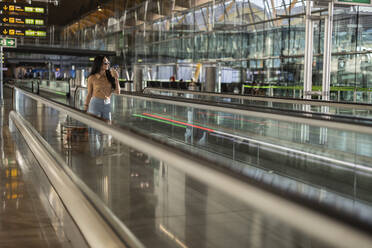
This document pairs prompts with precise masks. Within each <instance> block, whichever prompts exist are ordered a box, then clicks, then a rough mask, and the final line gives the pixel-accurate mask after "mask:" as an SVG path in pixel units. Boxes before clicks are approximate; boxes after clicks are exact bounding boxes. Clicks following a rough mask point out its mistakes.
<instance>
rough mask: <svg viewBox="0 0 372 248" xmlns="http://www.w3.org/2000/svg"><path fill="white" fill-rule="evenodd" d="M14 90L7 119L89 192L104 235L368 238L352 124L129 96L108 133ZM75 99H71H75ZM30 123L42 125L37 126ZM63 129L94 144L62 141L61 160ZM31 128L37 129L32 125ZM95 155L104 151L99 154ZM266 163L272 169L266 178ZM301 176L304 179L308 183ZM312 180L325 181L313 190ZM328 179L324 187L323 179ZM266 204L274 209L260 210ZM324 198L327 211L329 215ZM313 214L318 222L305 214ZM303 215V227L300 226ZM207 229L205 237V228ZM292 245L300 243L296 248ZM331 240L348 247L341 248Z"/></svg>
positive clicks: (361, 164)
mask: <svg viewBox="0 0 372 248" xmlns="http://www.w3.org/2000/svg"><path fill="white" fill-rule="evenodd" d="M15 90H16V94H15V102H16V104H15V106H16V110H17V114H16V113H14V114H13V115H14V116H16V115H20V116H19V118H20V119H21V118H23V119H24V120H22V121H20V122H25V123H27V122H29V123H30V125H28V128H29V129H30V130H33V129H34V131H32V132H31V133H33V134H35V135H37V133H39V134H40V135H41V136H42V137H41V136H40V135H39V140H41V143H42V144H43V146H44V147H48V149H47V150H48V152H49V153H51V154H53V156H52V157H55V158H58V157H59V158H60V159H58V161H59V162H60V163H62V162H64V163H65V165H64V166H63V168H65V169H64V170H67V168H70V170H71V171H72V172H71V173H70V174H69V175H70V177H71V178H75V179H77V178H79V179H80V180H81V184H82V185H87V188H88V189H91V190H92V191H93V193H92V194H87V193H85V195H88V196H90V195H93V196H94V195H97V196H98V198H99V199H96V201H97V202H101V201H102V202H103V205H104V206H105V207H101V208H98V209H99V210H102V208H103V209H106V210H108V209H109V210H110V211H109V213H110V215H111V216H114V217H115V218H114V219H115V220H117V221H118V222H117V223H116V225H114V224H110V226H116V227H118V226H119V227H120V228H124V229H125V227H124V226H122V225H119V224H120V223H121V224H126V225H128V226H127V228H128V229H129V230H131V232H132V234H134V236H136V237H137V238H138V239H139V241H140V242H141V243H143V244H144V245H146V246H152V247H154V246H155V247H156V246H159V247H178V246H179V245H180V246H188V247H189V246H190V247H192V246H198V247H199V246H202V245H203V244H204V245H205V244H208V245H209V246H211V245H212V246H217V247H224V246H227V245H233V246H234V247H239V246H247V245H251V246H253V245H256V246H257V245H258V246H261V247H262V246H267V247H269V246H270V245H274V244H275V246H279V247H280V246H283V247H294V246H301V245H303V243H302V242H305V243H306V242H310V240H311V242H312V244H318V246H320V247H323V246H324V247H328V246H337V247H342V246H344V247H348V246H349V245H353V246H354V245H358V246H359V245H366V244H370V240H369V237H368V236H364V235H365V234H364V233H365V232H367V235H368V232H369V230H371V229H370V226H369V224H368V213H370V212H368V211H366V209H367V208H368V205H369V203H368V201H369V199H368V196H364V193H363V190H365V189H364V187H367V188H368V182H369V181H370V180H368V178H369V166H368V163H369V159H370V158H369V155H368V150H371V149H369V148H368V145H369V142H368V140H371V139H369V135H370V129H369V128H368V127H365V126H364V127H362V128H359V129H357V130H358V132H356V131H354V132H353V131H351V130H353V128H354V130H355V128H356V127H355V126H356V125H353V124H347V123H341V124H340V123H339V124H337V125H335V126H336V127H332V126H331V124H334V123H332V122H326V121H322V122H320V121H318V120H315V121H314V123H307V124H304V123H301V121H302V122H304V120H300V119H299V118H297V119H296V118H294V117H287V118H286V120H280V119H278V118H279V116H276V115H274V114H271V115H270V118H268V116H267V114H266V113H264V114H261V115H258V114H257V113H256V115H253V116H252V113H251V112H249V113H244V111H243V113H242V111H239V112H236V111H234V110H233V109H228V108H222V107H214V108H212V107H210V106H205V105H202V104H191V103H181V102H175V101H170V100H164V99H154V98H151V97H143V96H134V95H115V96H114V97H113V99H112V101H113V102H112V106H113V124H114V125H112V126H107V125H106V124H105V123H103V122H101V121H98V120H96V119H95V118H92V117H90V116H87V115H84V114H82V113H80V112H79V111H77V110H73V109H71V108H68V107H66V106H65V105H61V104H57V103H55V102H52V101H50V100H47V99H43V98H40V97H38V96H35V95H32V94H30V93H27V92H25V91H22V90H20V89H17V88H15ZM82 92H83V91H82ZM78 95H80V93H79V94H78ZM81 95H82V97H78V96H77V99H80V98H84V97H83V94H81ZM80 100H81V99H80ZM80 100H78V101H76V104H77V105H76V107H78V108H79V107H80V108H81V107H82V106H79V103H80V102H81V101H80ZM23 101H29V103H30V102H31V103H32V104H27V105H25V104H21V103H22V102H23ZM36 102H38V104H37V105H36ZM36 106H38V107H36ZM32 109H33V110H32ZM30 110H31V111H30ZM40 110H43V111H40ZM33 111H36V112H35V114H33ZM37 111H38V112H42V113H44V115H43V116H39V117H38V118H35V116H37V114H36V113H37ZM21 116H23V117H21ZM12 118H13V117H12ZM66 118H73V119H75V120H77V121H79V122H82V123H84V124H85V125H86V126H87V127H91V128H94V129H97V130H99V131H100V132H93V133H89V135H88V137H89V138H88V139H89V142H85V140H84V138H82V139H81V140H78V141H76V140H75V141H73V140H71V139H70V140H69V142H70V143H73V142H77V144H75V146H74V148H71V147H72V146H70V148H66V146H64V144H65V139H64V138H63V137H62V141H61V139H60V138H61V137H56V136H58V135H55V134H58V132H56V130H58V129H59V128H60V126H61V123H63V122H64V120H66ZM37 119H39V120H37ZM40 119H41V120H40ZM306 120H307V119H306ZM26 121H27V122H26ZM40 121H42V123H47V124H46V125H40V124H37V123H40ZM291 121H295V123H292V122H291ZM320 123H322V124H323V126H321V125H319V124H320ZM322 130H323V131H322ZM325 130H327V132H325ZM345 130H347V131H345ZM53 132H54V134H53ZM102 133H103V134H104V135H102ZM291 133H292V134H291ZM288 135H289V136H288ZM83 136H84V135H83ZM286 136H288V137H286ZM113 137H115V138H113ZM338 137H343V139H341V140H343V141H344V142H358V144H361V145H362V146H364V145H366V146H367V147H365V149H362V150H361V151H360V150H359V149H357V147H355V149H354V150H352V151H351V150H348V148H347V147H344V145H342V144H338V143H337V142H339V141H340V139H338ZM43 139H45V141H42V140H43ZM67 141H68V140H67ZM277 142H280V143H277ZM88 143H89V144H88ZM103 143H106V144H108V145H106V146H104V147H103V148H102V144H103ZM48 144H49V146H48ZM351 146H353V145H351ZM354 146H357V145H356V143H354ZM170 151H171V152H170ZM87 153H90V154H87ZM34 154H38V153H34ZM341 155H343V156H344V157H340V156H341ZM348 155H352V156H353V158H350V157H349V156H348ZM292 160H294V161H293V162H291V161H292ZM270 163H271V166H272V168H267V166H270ZM288 163H289V166H287V165H286V164H288ZM62 164H63V163H62ZM284 166H287V167H284ZM296 167H297V170H296ZM314 167H315V168H316V169H313V168H314ZM312 169H313V170H312ZM303 170H306V172H309V171H310V172H311V173H312V174H313V175H312V176H307V177H306V174H307V173H304V172H303V173H302V174H301V172H302V171H303ZM322 173H328V174H326V176H325V175H324V177H323V179H322V178H321V179H319V180H318V181H316V179H317V178H318V176H319V177H321V174H322ZM336 173H337V175H334V174H336ZM314 175H315V176H314ZM332 175H333V177H332V180H330V179H329V178H327V177H328V176H330V177H331V176H332ZM340 176H341V177H343V179H340V178H339V177H340ZM352 178H354V180H355V179H356V178H357V179H358V180H357V181H353V180H352ZM345 179H346V180H345ZM327 181H330V182H327ZM355 182H356V184H355ZM327 183H328V184H327ZM324 184H326V185H324ZM332 185H333V187H332ZM354 185H355V187H354ZM279 186H280V187H279ZM248 189H250V190H251V189H252V191H248ZM293 189H297V190H294V191H293ZM256 190H259V191H256ZM267 190H268V192H269V193H268V192H266V191H267ZM351 191H353V192H354V193H353V192H351ZM255 192H256V193H255ZM265 192H266V193H265ZM273 193H274V194H273ZM301 193H302V194H301ZM318 193H319V194H318ZM278 194H279V195H281V196H282V197H283V198H282V197H278V196H277V195H278ZM359 194H360V195H359ZM268 196H270V197H268ZM314 196H315V197H314ZM271 197H274V198H275V199H279V200H280V202H269V201H268V199H271ZM332 197H333V198H332ZM326 198H328V200H330V198H332V199H333V200H335V199H336V200H337V201H336V202H334V205H333V206H330V205H329V204H328V203H329V202H327V201H326V200H327V199H326ZM357 198H359V199H357ZM348 199H349V202H350V199H352V200H353V201H354V203H356V204H354V205H353V206H350V205H349V207H351V209H347V207H345V206H346V205H347V204H345V202H347V200H348ZM90 201H91V202H96V201H92V200H90ZM319 202H320V203H324V202H326V203H327V204H319ZM298 203H300V205H298ZM293 205H294V206H296V207H295V208H293ZM303 205H305V206H306V207H303ZM273 206H275V207H273ZM314 206H316V208H317V210H318V211H319V212H320V213H321V214H319V213H318V212H314V209H313V208H314ZM297 207H301V209H300V210H299V211H297V210H298V209H297ZM309 208H311V209H313V210H311V211H309ZM329 208H331V211H329ZM248 209H249V210H248ZM254 209H255V210H254ZM336 210H337V211H336ZM356 210H358V211H360V212H359V216H358V214H357V213H356V212H357V211H356ZM256 212H257V213H256ZM309 212H310V213H311V214H313V215H311V216H308V215H307V214H308V213H309ZM345 212H347V213H345ZM259 213H261V214H259ZM262 213H263V214H262ZM341 213H342V214H341ZM106 214H107V213H106ZM314 214H315V216H314ZM323 214H327V215H332V216H333V217H337V218H336V219H329V218H328V217H326V218H325V217H323V216H322V215H323ZM278 215H279V216H278ZM268 216H276V217H275V218H276V219H278V221H273V220H272V219H271V217H270V218H269V217H268ZM340 216H341V217H340ZM307 217H310V218H309V219H307ZM365 217H367V218H366V219H364V218H365ZM257 221H258V222H257ZM308 221H309V222H308ZM319 221H320V222H319ZM324 221H325V222H326V223H324ZM327 221H330V222H331V224H332V225H334V224H336V226H329V223H328V224H327ZM177 223H181V224H177ZM207 223H209V224H211V223H212V226H210V225H208V227H206V225H207ZM265 223H267V224H265ZM273 223H277V224H273ZM304 223H307V224H306V225H304ZM345 223H346V224H345ZM351 223H354V225H351ZM183 224H184V225H183ZM312 224H313V225H312ZM350 225H351V226H350ZM278 226H280V228H279V229H278V228H277V227H278ZM315 226H316V227H315ZM319 226H321V227H322V228H324V229H322V228H319ZM226 227H228V228H226ZM287 227H288V228H287ZM120 228H119V229H120ZM345 228H346V229H345ZM361 229H363V230H362V231H361ZM345 231H346V232H347V233H348V234H347V235H345V233H344V232H345ZM118 232H119V231H118V230H116V231H115V233H118ZM119 233H120V232H119ZM144 233H146V235H144ZM294 233H296V236H297V234H298V235H299V237H301V238H298V237H297V238H294V236H293V235H294ZM341 233H343V234H344V236H343V235H342V234H341ZM355 233H356V234H355ZM350 235H351V236H352V237H355V239H353V238H351V239H350V238H349V237H350ZM353 235H356V236H353ZM358 235H361V236H358ZM124 236H125V235H124ZM243 237H245V238H243ZM247 237H248V238H247ZM275 237H281V238H280V239H279V240H276V238H275ZM340 237H348V238H347V239H348V240H347V243H345V242H346V241H344V240H342V239H340ZM365 238H367V240H368V241H367V240H364V239H365ZM120 239H121V240H125V238H120ZM221 239H223V240H225V241H221ZM294 240H297V241H294ZM218 241H221V242H222V243H219V242H218ZM198 242H199V243H198ZM200 242H204V243H203V244H201V243H200ZM224 242H225V243H224ZM226 242H228V243H226ZM257 242H259V243H257ZM260 242H261V243H260ZM262 242H264V243H262ZM361 242H367V243H364V244H363V243H361ZM260 244H261V245H260ZM208 245H207V246H208ZM130 247H132V246H130ZM133 247H136V246H133ZM365 247H367V246H365Z"/></svg>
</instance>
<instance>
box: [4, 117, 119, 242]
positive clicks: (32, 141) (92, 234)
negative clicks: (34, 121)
mask: <svg viewBox="0 0 372 248" xmlns="http://www.w3.org/2000/svg"><path fill="white" fill-rule="evenodd" d="M9 116H10V119H11V121H13V123H14V124H15V126H16V127H17V128H18V130H19V132H20V134H21V135H22V136H23V137H24V139H25V141H26V144H27V145H28V147H29V148H30V150H31V152H32V153H33V154H34V155H35V157H36V159H37V160H38V163H39V164H40V167H39V168H40V173H41V174H44V175H45V176H44V177H41V178H44V179H43V182H42V183H41V185H43V186H41V187H43V190H42V191H41V192H44V195H46V196H47V197H48V201H49V203H50V204H51V205H52V206H53V205H54V206H56V207H55V208H54V211H55V212H56V215H57V216H58V217H62V219H60V221H64V219H63V218H64V217H63V216H64V215H65V214H64V211H65V212H67V213H68V214H69V215H70V216H71V217H70V218H71V221H67V223H66V224H68V223H72V222H74V223H75V224H76V225H75V226H76V227H77V228H78V229H79V231H78V232H76V231H75V232H74V233H75V234H76V233H80V234H81V235H82V237H83V238H84V239H85V241H86V244H87V245H85V247H126V246H125V245H124V243H123V241H121V240H120V239H119V238H118V236H117V235H116V233H114V232H113V230H112V228H111V227H110V226H109V225H108V224H107V223H106V221H105V220H104V219H103V218H102V216H101V215H100V214H99V213H98V212H97V211H96V210H95V208H94V207H93V206H92V205H91V203H90V202H89V201H88V200H87V199H86V197H85V196H84V195H83V193H82V192H81V191H80V190H79V188H78V187H77V186H76V185H75V184H74V183H73V182H72V180H71V179H70V178H69V177H68V176H67V175H66V173H65V172H64V171H63V169H62V168H60V167H59V166H58V163H57V162H56V160H55V159H54V158H53V156H52V155H51V154H49V153H48V152H47V151H46V150H45V148H43V146H42V144H41V143H40V142H39V141H38V140H37V138H36V137H35V136H34V135H32V131H30V130H29V129H27V127H26V125H25V124H24V122H25V121H24V120H23V119H22V117H21V116H19V114H17V113H16V112H14V111H12V112H11V113H10V115H9ZM40 173H39V174H40ZM48 182H49V185H50V186H49V187H48V186H45V185H48ZM52 189H53V190H52ZM53 191H54V193H50V192H53ZM62 206H63V207H62ZM67 228H68V227H67ZM71 238H73V237H71ZM77 247H84V245H83V246H80V245H78V246H77Z"/></svg>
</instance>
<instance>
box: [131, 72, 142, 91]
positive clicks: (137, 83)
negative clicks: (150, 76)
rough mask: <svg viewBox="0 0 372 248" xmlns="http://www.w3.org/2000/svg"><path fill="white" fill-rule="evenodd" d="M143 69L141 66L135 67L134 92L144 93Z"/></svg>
mask: <svg viewBox="0 0 372 248" xmlns="http://www.w3.org/2000/svg"><path fill="white" fill-rule="evenodd" d="M142 70H143V69H142V67H141V66H139V65H134V69H133V71H134V78H133V91H136V92H138V91H142V79H143V75H142Z"/></svg>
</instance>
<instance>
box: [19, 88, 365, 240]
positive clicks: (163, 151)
mask: <svg viewBox="0 0 372 248" xmlns="http://www.w3.org/2000/svg"><path fill="white" fill-rule="evenodd" d="M15 90H17V91H19V92H21V93H22V94H24V95H26V96H28V97H30V98H32V99H34V100H36V101H38V102H40V103H42V104H45V105H47V106H49V107H52V108H54V109H56V110H58V111H59V112H60V113H64V114H66V115H69V116H70V117H72V118H74V119H76V120H77V121H80V122H82V123H84V124H86V125H88V126H90V127H92V128H95V129H97V130H99V131H100V132H102V133H107V134H109V135H112V136H113V137H115V138H116V139H117V140H118V141H119V142H122V143H123V144H125V145H128V146H130V147H133V148H135V149H138V148H139V147H140V148H141V151H142V152H144V153H146V154H148V155H150V156H152V157H154V158H156V159H158V160H160V161H164V162H165V163H166V164H167V165H168V166H172V167H174V168H176V169H178V170H180V171H182V172H184V173H186V174H188V175H189V176H192V177H194V178H196V179H197V180H200V181H201V182H203V183H206V184H207V185H209V186H211V187H214V188H216V189H218V190H221V191H222V192H225V193H227V194H229V195H231V196H234V197H236V198H237V199H240V200H241V201H243V202H245V203H246V204H247V205H249V206H251V207H253V208H255V209H256V210H258V211H260V212H261V213H264V214H268V215H270V216H274V217H276V218H277V219H279V220H281V221H283V222H284V223H286V224H288V225H290V226H292V227H294V228H297V229H298V230H299V231H302V232H304V233H306V234H308V235H310V236H312V237H314V238H317V239H319V240H321V241H323V242H326V243H329V244H331V245H334V246H336V247H370V246H371V244H372V237H371V236H369V235H368V234H367V233H364V232H361V231H360V230H357V229H355V228H353V227H351V226H349V225H345V224H344V223H342V222H340V221H339V220H336V219H331V218H330V217H327V216H325V215H323V214H320V213H318V212H315V211H313V210H311V209H309V208H306V207H304V206H302V205H299V204H296V203H294V202H292V201H289V200H287V199H284V198H282V197H280V196H277V195H275V194H273V193H271V192H269V191H267V190H264V189H261V188H258V187H257V186H253V185H251V184H248V183H246V182H242V181H241V180H239V179H237V178H235V177H232V176H230V175H226V174H225V173H223V172H221V171H219V170H215V169H213V167H214V165H213V164H212V163H210V162H207V161H205V160H201V159H198V158H195V157H193V156H189V154H187V153H185V152H182V151H180V150H178V149H175V148H170V147H169V146H167V145H165V144H162V143H159V142H156V141H154V140H152V139H149V138H148V137H143V136H141V135H139V134H135V133H133V132H131V131H130V130H127V129H123V128H118V127H115V126H109V125H107V124H106V122H104V121H100V120H98V119H96V118H94V117H92V116H89V115H86V114H82V112H81V111H77V110H74V109H71V108H69V107H67V106H65V105H62V104H58V103H55V102H52V101H50V100H48V99H43V98H41V97H39V96H36V95H33V94H31V93H28V92H26V91H24V90H21V89H19V88H15Z"/></svg>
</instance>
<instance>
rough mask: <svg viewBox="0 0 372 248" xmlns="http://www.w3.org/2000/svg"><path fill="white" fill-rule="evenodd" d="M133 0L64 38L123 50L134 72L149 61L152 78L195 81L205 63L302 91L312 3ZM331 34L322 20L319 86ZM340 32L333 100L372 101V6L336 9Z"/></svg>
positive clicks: (316, 64) (316, 62)
mask: <svg viewBox="0 0 372 248" xmlns="http://www.w3.org/2000/svg"><path fill="white" fill-rule="evenodd" d="M125 4H126V3H125V1H123V0H117V1H112V3H111V4H110V5H108V6H107V10H106V9H105V8H104V11H106V15H105V16H106V18H101V19H99V18H97V19H96V20H94V19H91V22H87V20H86V18H85V19H84V18H82V19H81V20H80V21H79V22H77V23H76V24H74V25H75V26H78V27H80V28H76V27H75V28H74V27H73V26H69V27H66V28H65V30H64V32H63V37H64V38H63V39H64V41H65V42H67V43H68V42H71V43H79V44H80V45H81V46H82V47H85V48H90V49H105V50H111V51H116V53H117V55H118V56H117V57H116V58H115V60H116V63H117V64H120V65H121V66H123V68H125V69H126V70H128V71H129V72H131V70H132V67H133V64H143V65H144V66H145V68H146V70H145V73H144V74H146V75H145V76H144V78H147V79H156V80H162V79H167V78H169V77H168V76H169V75H176V76H177V80H179V79H180V78H179V77H180V76H179V75H181V74H182V75H183V76H182V79H184V80H189V79H191V77H192V74H191V73H193V72H194V71H195V65H196V64H197V63H201V64H203V65H204V64H208V65H210V64H212V65H215V66H216V67H218V74H219V75H218V78H219V82H220V83H243V84H244V86H243V87H245V90H246V91H249V89H250V88H252V87H260V91H259V92H260V94H263V95H271V96H285V97H301V96H302V90H303V84H304V82H303V81H304V80H303V74H304V72H303V70H304V50H305V19H304V16H305V14H304V13H305V1H299V0H292V1H290V0H235V1H179V0H170V1H155V0H148V1H145V2H142V3H141V4H138V5H136V6H131V7H130V8H128V6H126V5H125ZM326 14H327V8H326V7H324V6H314V8H313V15H319V16H324V15H326ZM87 23H90V24H87ZM73 28H74V32H72V31H71V30H72V29H73ZM323 36H324V20H323V19H321V18H319V20H318V21H315V22H314V40H313V42H314V47H313V54H314V59H313V77H312V80H313V90H314V91H317V90H320V89H321V85H322V70H323V62H322V60H323ZM332 36H333V37H332V62H331V100H341V101H358V102H369V103H372V100H371V93H372V92H371V90H372V75H371V73H372V72H371V68H372V7H360V6H359V7H357V6H347V7H336V8H335V11H334V19H333V35H332ZM172 68H173V69H172ZM155 72H156V73H155ZM188 73H189V74H190V75H188ZM129 74H130V73H129ZM150 77H151V78H150ZM203 77H204V76H203V73H201V77H200V79H199V80H200V81H201V82H203V80H204V78H203Z"/></svg>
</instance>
